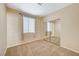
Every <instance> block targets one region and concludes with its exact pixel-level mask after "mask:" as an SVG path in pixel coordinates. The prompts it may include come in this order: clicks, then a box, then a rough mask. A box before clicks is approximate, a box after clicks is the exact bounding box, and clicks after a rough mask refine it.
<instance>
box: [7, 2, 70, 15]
mask: <svg viewBox="0 0 79 59" xmlns="http://www.w3.org/2000/svg"><path fill="white" fill-rule="evenodd" d="M68 5H70V4H69V3H41V4H39V3H8V4H7V6H8V7H9V8H13V9H17V10H19V11H22V12H25V13H27V14H31V15H35V16H46V15H48V14H50V13H53V12H55V11H57V10H59V9H61V8H64V7H66V6H68Z"/></svg>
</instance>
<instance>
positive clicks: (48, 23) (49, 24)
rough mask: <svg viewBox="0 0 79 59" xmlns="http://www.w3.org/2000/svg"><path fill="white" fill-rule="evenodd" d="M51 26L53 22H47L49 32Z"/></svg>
mask: <svg viewBox="0 0 79 59" xmlns="http://www.w3.org/2000/svg"><path fill="white" fill-rule="evenodd" d="M50 26H51V23H50V22H47V32H50V31H51V28H50Z"/></svg>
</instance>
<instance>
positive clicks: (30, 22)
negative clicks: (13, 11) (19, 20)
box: [23, 16, 35, 33]
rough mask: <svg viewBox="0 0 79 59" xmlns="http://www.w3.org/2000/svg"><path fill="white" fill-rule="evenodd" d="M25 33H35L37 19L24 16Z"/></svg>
mask: <svg viewBox="0 0 79 59" xmlns="http://www.w3.org/2000/svg"><path fill="white" fill-rule="evenodd" d="M23 32H24V33H35V18H31V17H27V16H23Z"/></svg>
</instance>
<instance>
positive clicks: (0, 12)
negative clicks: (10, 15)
mask: <svg viewBox="0 0 79 59" xmlns="http://www.w3.org/2000/svg"><path fill="white" fill-rule="evenodd" d="M6 20H7V19H6V7H5V5H4V4H1V3H0V55H4V54H5V52H6V42H7V36H6V34H7V33H6V32H7V28H6V27H7V24H6Z"/></svg>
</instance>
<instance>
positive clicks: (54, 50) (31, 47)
mask: <svg viewBox="0 0 79 59" xmlns="http://www.w3.org/2000/svg"><path fill="white" fill-rule="evenodd" d="M6 56H79V54H78V53H75V52H73V51H70V50H67V49H65V48H62V47H59V46H57V45H55V44H52V43H50V42H48V41H44V40H38V41H34V42H31V43H28V44H23V45H19V46H15V47H11V48H8V49H7V52H6Z"/></svg>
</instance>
